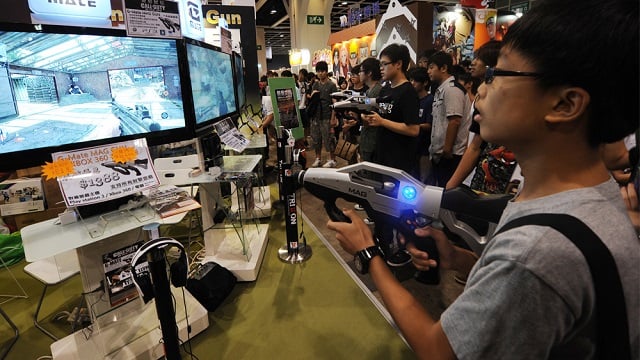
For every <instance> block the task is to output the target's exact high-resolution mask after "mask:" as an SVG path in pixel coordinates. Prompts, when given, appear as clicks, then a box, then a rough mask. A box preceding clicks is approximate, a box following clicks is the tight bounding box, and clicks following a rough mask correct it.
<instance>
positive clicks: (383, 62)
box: [380, 61, 393, 67]
mask: <svg viewBox="0 0 640 360" xmlns="http://www.w3.org/2000/svg"><path fill="white" fill-rule="evenodd" d="M389 64H393V61H380V67H385V66H387V65H389Z"/></svg>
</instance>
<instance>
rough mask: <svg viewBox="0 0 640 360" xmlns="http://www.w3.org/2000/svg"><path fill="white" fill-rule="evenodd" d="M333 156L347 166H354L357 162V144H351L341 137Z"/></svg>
mask: <svg viewBox="0 0 640 360" xmlns="http://www.w3.org/2000/svg"><path fill="white" fill-rule="evenodd" d="M333 154H334V155H335V156H337V157H339V158H341V159H344V160H346V161H347V162H348V163H349V164H355V163H356V162H357V160H358V144H354V143H351V142H349V141H347V140H345V138H344V136H341V137H340V139H339V140H338V144H337V145H336V150H335V151H334V152H333Z"/></svg>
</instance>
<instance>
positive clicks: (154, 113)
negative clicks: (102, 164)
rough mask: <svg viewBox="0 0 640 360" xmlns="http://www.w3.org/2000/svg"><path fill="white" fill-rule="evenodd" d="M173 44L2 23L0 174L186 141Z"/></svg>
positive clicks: (115, 33) (189, 128) (117, 33)
mask: <svg viewBox="0 0 640 360" xmlns="http://www.w3.org/2000/svg"><path fill="white" fill-rule="evenodd" d="M177 44H178V40H172V39H147V38H134V37H127V36H126V33H125V32H124V31H122V30H112V29H92V28H80V27H66V26H50V25H29V24H4V23H0V170H5V171H6V170H13V169H20V168H25V167H30V166H38V165H42V164H44V163H45V161H51V157H50V154H51V153H52V152H57V151H63V150H71V149H77V148H84V147H90V146H95V145H102V144H105V143H109V142H116V141H123V140H128V139H133V138H141V137H146V138H147V142H148V144H149V145H156V144H163V143H168V142H174V141H180V140H185V139H188V138H192V137H193V136H194V133H193V124H190V123H189V121H192V120H187V119H185V112H184V106H183V101H182V89H181V85H182V83H181V82H182V80H183V79H181V76H180V74H181V70H180V68H179V61H178V57H179V56H178V46H177ZM182 71H184V70H182Z"/></svg>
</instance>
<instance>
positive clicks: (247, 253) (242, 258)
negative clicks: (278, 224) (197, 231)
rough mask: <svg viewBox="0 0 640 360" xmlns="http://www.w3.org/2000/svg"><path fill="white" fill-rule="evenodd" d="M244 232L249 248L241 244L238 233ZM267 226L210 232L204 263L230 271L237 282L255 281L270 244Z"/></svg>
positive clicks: (207, 232)
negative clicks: (210, 262) (216, 264)
mask: <svg viewBox="0 0 640 360" xmlns="http://www.w3.org/2000/svg"><path fill="white" fill-rule="evenodd" d="M238 230H240V231H242V232H243V234H242V236H244V238H245V244H246V247H245V248H243V245H242V242H240V241H238V234H237V231H238ZM268 232H269V225H268V224H255V225H254V224H251V225H245V226H243V227H242V228H241V229H236V228H222V229H210V230H208V231H206V232H205V233H204V242H205V258H204V260H203V261H202V262H203V263H206V262H209V261H213V262H216V263H218V264H220V265H222V266H224V267H225V268H227V269H229V270H230V271H231V272H232V273H233V274H234V275H235V276H236V278H238V281H254V280H256V279H257V278H258V273H259V272H260V266H261V265H262V260H263V259H264V252H265V250H266V248H267V241H268V237H267V235H268Z"/></svg>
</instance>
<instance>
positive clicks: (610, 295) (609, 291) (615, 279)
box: [494, 214, 631, 359]
mask: <svg viewBox="0 0 640 360" xmlns="http://www.w3.org/2000/svg"><path fill="white" fill-rule="evenodd" d="M524 225H539V226H549V227H552V228H553V229H555V230H556V231H558V232H560V233H562V234H563V235H564V236H566V237H567V238H568V239H569V240H571V242H572V243H573V244H574V245H575V246H576V247H577V248H578V249H580V251H581V252H582V254H583V255H584V257H585V258H586V260H587V263H588V265H589V270H590V271H591V277H592V279H593V283H594V288H595V295H596V324H597V348H596V353H597V354H598V357H599V358H601V359H631V345H630V344H629V323H628V318H627V307H626V303H625V300H624V292H623V291H622V283H621V281H620V276H619V274H618V268H617V267H616V263H615V261H614V259H613V256H612V255H611V252H610V251H609V249H608V248H607V247H606V246H605V245H604V244H603V243H602V240H600V238H599V237H598V235H596V234H595V233H594V232H593V231H592V230H591V229H590V228H589V227H588V226H587V225H586V224H585V223H583V222H582V221H580V220H578V219H577V218H575V217H573V216H571V215H567V214H533V215H527V216H523V217H521V218H517V219H514V220H512V221H510V222H508V223H507V224H505V225H504V226H503V227H501V228H500V229H499V230H498V231H496V233H495V234H494V236H495V235H497V234H498V233H500V232H504V231H507V230H510V229H513V228H516V227H520V226H524Z"/></svg>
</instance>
